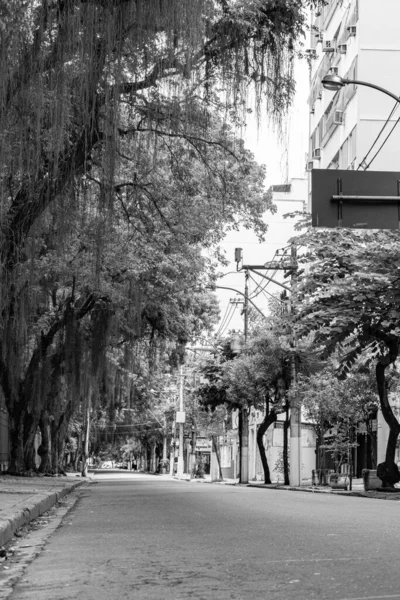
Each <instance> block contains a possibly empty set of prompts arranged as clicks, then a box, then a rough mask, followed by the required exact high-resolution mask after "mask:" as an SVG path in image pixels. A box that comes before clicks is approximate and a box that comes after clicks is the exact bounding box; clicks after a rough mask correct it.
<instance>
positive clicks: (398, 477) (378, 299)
mask: <svg viewBox="0 0 400 600" xmlns="http://www.w3.org/2000/svg"><path fill="white" fill-rule="evenodd" d="M303 241H304V242H305V243H306V244H307V246H308V248H309V251H308V253H306V254H305V255H304V257H303V259H302V260H303V261H304V262H308V263H309V270H308V272H307V273H306V274H304V275H303V276H302V278H301V283H300V286H299V291H300V298H301V305H300V310H299V313H298V323H297V331H298V335H299V336H301V335H308V334H309V333H310V332H311V331H312V332H314V334H315V345H316V347H317V348H319V350H320V352H321V355H322V356H325V357H326V356H328V355H331V354H333V353H336V352H337V353H338V356H339V360H340V362H341V372H342V373H343V375H345V373H346V372H349V371H350V370H351V369H356V370H357V369H359V368H361V367H362V366H363V365H368V364H370V363H373V362H375V372H376V382H377V390H378V394H379V400H380V408H381V410H382V414H383V416H384V419H385V420H386V422H387V424H388V426H389V429H390V434H389V439H388V445H387V451H386V459H385V462H384V463H381V464H380V465H378V476H379V477H380V478H381V479H382V481H383V485H384V486H393V485H394V483H396V482H397V481H400V473H399V471H398V468H397V465H396V464H395V462H394V458H395V449H396V441H397V438H398V435H399V433H400V425H399V422H398V420H397V418H396V416H395V414H394V413H393V410H392V408H391V406H390V404H389V400H388V393H387V381H386V370H387V368H388V367H389V365H391V364H394V362H395V361H396V359H397V356H398V348H399V339H400V338H399V333H400V330H399V316H400V311H399V308H398V306H399V295H398V286H397V282H398V260H399V256H398V248H399V244H398V232H396V231H373V232H371V231H370V232H368V231H349V230H334V231H333V230H329V231H314V232H311V233H310V232H308V233H307V234H306V235H305V236H303Z"/></svg>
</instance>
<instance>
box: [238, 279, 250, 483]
mask: <svg viewBox="0 0 400 600" xmlns="http://www.w3.org/2000/svg"><path fill="white" fill-rule="evenodd" d="M243 312H244V315H243V316H244V345H245V347H246V345H247V338H248V334H249V271H248V269H246V274H245V284H244V308H243ZM240 413H241V419H240V421H241V423H240V425H241V428H240V429H241V431H240V432H239V434H240V483H248V482H249V411H248V408H247V406H243V407H242V408H241V410H240Z"/></svg>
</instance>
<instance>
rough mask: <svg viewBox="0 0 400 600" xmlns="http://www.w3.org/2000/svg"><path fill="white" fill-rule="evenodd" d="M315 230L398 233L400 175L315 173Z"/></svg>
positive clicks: (320, 171) (313, 209) (313, 200)
mask: <svg viewBox="0 0 400 600" xmlns="http://www.w3.org/2000/svg"><path fill="white" fill-rule="evenodd" d="M311 182H312V189H311V213H312V225H313V227H350V228H352V229H354V228H360V229H399V227H400V172H392V171H344V170H333V169H313V171H312V176H311Z"/></svg>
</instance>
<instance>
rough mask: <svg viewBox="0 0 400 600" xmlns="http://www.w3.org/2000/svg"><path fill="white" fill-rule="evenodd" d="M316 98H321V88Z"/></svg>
mask: <svg viewBox="0 0 400 600" xmlns="http://www.w3.org/2000/svg"><path fill="white" fill-rule="evenodd" d="M317 100H322V90H320V91H319V92H318V96H317Z"/></svg>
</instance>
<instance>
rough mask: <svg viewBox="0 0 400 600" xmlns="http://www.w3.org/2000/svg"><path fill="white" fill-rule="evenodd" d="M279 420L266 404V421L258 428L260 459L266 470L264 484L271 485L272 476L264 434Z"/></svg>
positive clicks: (267, 403)
mask: <svg viewBox="0 0 400 600" xmlns="http://www.w3.org/2000/svg"><path fill="white" fill-rule="evenodd" d="M276 419H277V414H276V412H275V411H271V412H270V411H269V402H266V414H265V417H264V420H263V421H262V423H260V425H259V426H258V429H257V446H258V450H259V452H260V457H261V463H262V466H263V469H264V483H267V484H268V483H271V474H270V470H269V466H268V461H267V455H266V453H265V446H264V440H263V438H264V434H265V432H266V431H267V429H268V427H269V426H270V425H272V423H275V421H276Z"/></svg>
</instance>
